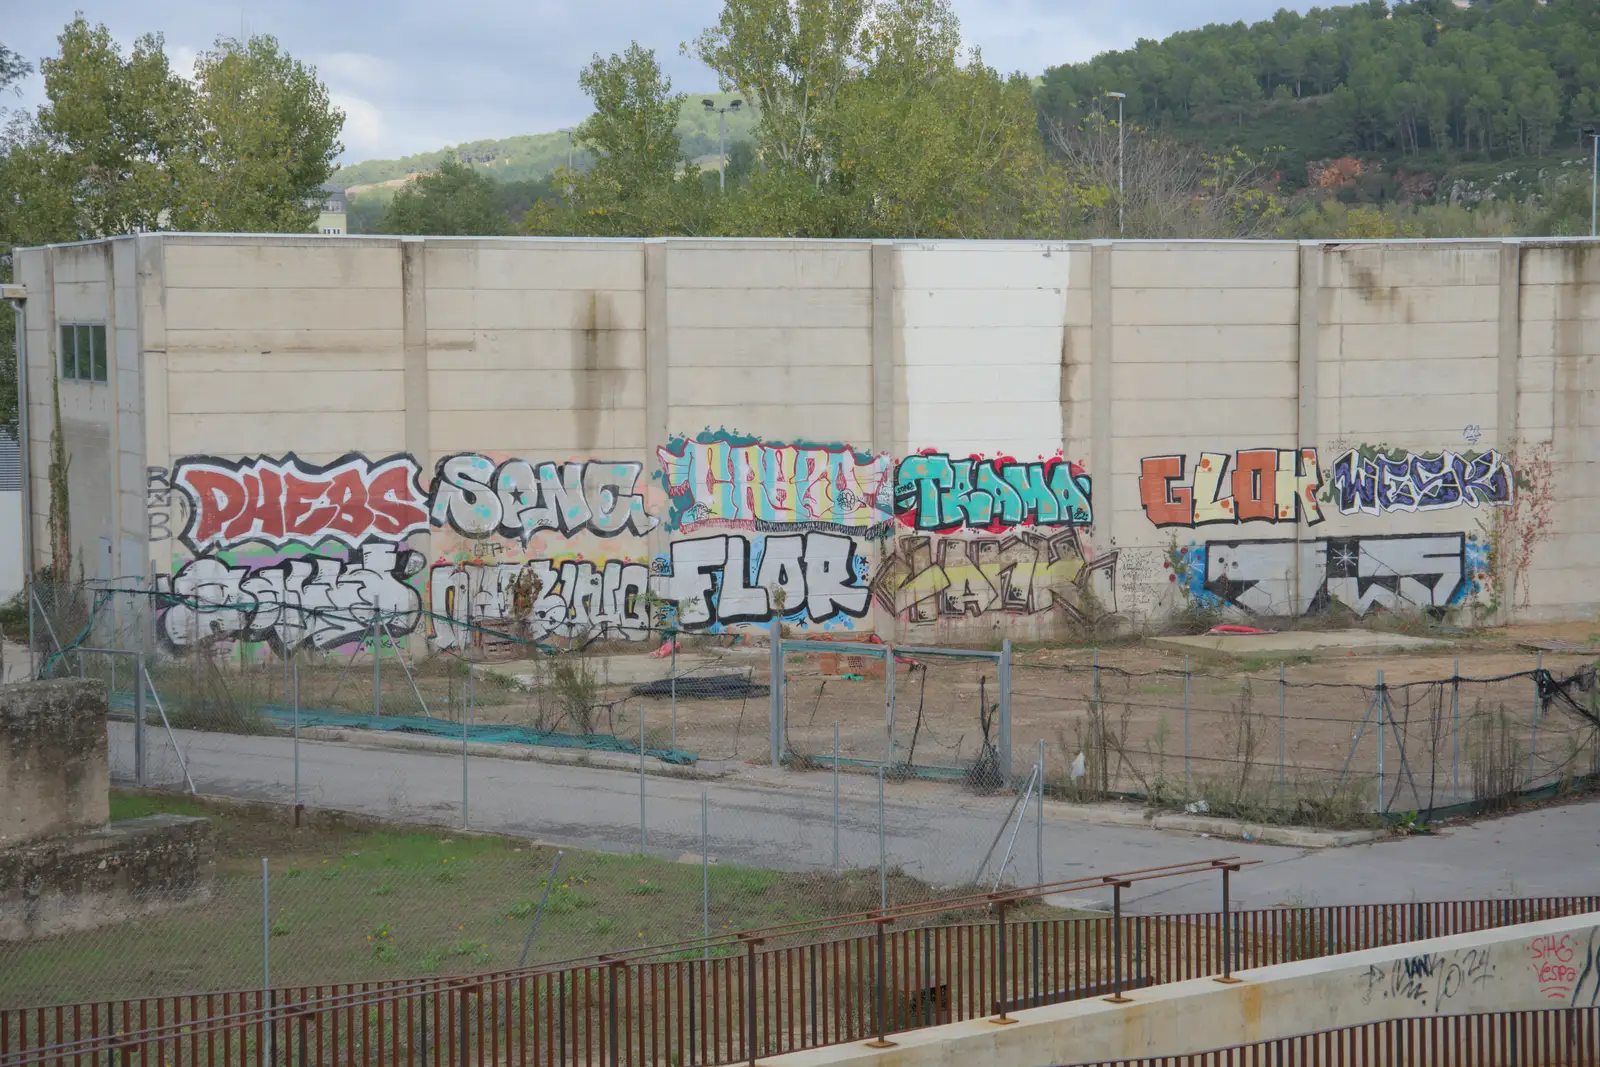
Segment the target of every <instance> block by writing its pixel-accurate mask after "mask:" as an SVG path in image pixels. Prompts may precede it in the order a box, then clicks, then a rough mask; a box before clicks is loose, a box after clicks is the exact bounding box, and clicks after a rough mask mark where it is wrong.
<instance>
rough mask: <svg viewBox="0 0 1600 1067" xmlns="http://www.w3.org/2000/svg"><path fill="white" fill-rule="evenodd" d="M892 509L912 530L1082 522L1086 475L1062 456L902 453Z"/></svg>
mask: <svg viewBox="0 0 1600 1067" xmlns="http://www.w3.org/2000/svg"><path fill="white" fill-rule="evenodd" d="M894 501H895V512H896V514H897V515H899V516H900V518H901V520H902V521H903V522H905V523H906V525H908V526H910V527H912V528H913V529H916V530H936V531H940V532H950V531H954V530H958V529H962V528H970V529H981V530H990V531H993V532H999V531H1000V530H1001V529H1003V528H1006V527H1012V526H1022V525H1030V526H1087V525H1089V523H1090V522H1091V521H1092V514H1091V511H1090V505H1089V476H1088V475H1086V474H1084V473H1082V472H1081V471H1078V470H1076V469H1075V468H1074V467H1073V465H1072V464H1071V463H1069V462H1067V461H1066V460H1063V459H1047V460H1037V461H1034V462H1031V463H1019V462H1017V461H1016V460H1012V459H980V458H978V457H972V458H969V459H951V458H950V457H949V456H948V455H945V454H944V453H942V452H927V453H923V454H921V455H916V456H907V457H906V458H905V459H903V460H901V461H900V467H899V470H898V472H897V474H896V476H895V491H894Z"/></svg>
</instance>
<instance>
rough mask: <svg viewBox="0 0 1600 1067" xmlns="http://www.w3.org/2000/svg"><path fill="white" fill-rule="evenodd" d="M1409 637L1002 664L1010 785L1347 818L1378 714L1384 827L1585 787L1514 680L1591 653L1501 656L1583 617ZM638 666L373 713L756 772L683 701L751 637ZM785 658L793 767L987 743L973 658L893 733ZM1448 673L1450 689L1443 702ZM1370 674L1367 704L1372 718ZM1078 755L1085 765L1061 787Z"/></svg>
mask: <svg viewBox="0 0 1600 1067" xmlns="http://www.w3.org/2000/svg"><path fill="white" fill-rule="evenodd" d="M1419 636H1428V637H1430V638H1433V639H1435V640H1437V641H1438V642H1439V643H1438V645H1437V646H1436V647H1431V648H1429V649H1426V650H1419V651H1408V652H1403V653H1399V652H1383V653H1370V652H1360V653H1355V652H1350V651H1348V650H1338V649H1325V650H1321V651H1318V652H1313V653H1306V654H1300V655H1293V656H1286V657H1283V658H1282V661H1281V668H1282V678H1283V684H1282V686H1281V688H1280V684H1279V669H1280V660H1279V658H1278V657H1275V656H1274V657H1265V656H1247V657H1236V656H1229V655H1223V654H1193V655H1190V656H1188V657H1187V661H1188V674H1187V678H1186V676H1185V660H1186V657H1185V655H1184V653H1182V652H1179V651H1175V650H1172V649H1168V648H1164V647H1160V646H1157V645H1154V644H1151V643H1149V642H1144V641H1137V640H1133V641H1121V642H1117V643H1113V644H1109V645H1107V646H1105V647H1101V648H1098V649H1095V648H1090V647H1049V648H1034V649H1026V650H1018V651H1017V652H1015V654H1014V659H1013V667H1012V692H1011V718H1012V722H1011V738H1010V741H1011V753H1012V768H1013V771H1014V773H1019V774H1026V773H1027V768H1029V767H1031V766H1032V765H1033V763H1034V761H1035V760H1036V759H1038V758H1039V751H1040V744H1041V742H1042V743H1043V746H1044V753H1043V755H1044V761H1045V768H1046V778H1047V781H1048V782H1049V783H1050V785H1051V786H1052V787H1056V788H1059V789H1061V790H1064V791H1066V792H1067V793H1069V794H1071V793H1073V792H1075V791H1077V792H1083V793H1084V795H1089V794H1091V793H1093V792H1095V791H1100V792H1105V791H1110V792H1136V793H1141V794H1146V795H1149V794H1152V793H1154V794H1157V795H1161V796H1164V797H1167V798H1168V799H1173V798H1176V799H1178V800H1186V799H1190V798H1196V797H1199V798H1203V799H1206V800H1207V801H1208V802H1209V803H1211V804H1213V805H1214V806H1215V805H1218V804H1220V805H1221V806H1222V807H1225V808H1226V807H1230V806H1231V807H1235V808H1237V807H1240V806H1242V805H1245V804H1246V802H1250V803H1256V804H1266V805H1268V806H1274V807H1285V806H1289V807H1292V806H1294V805H1295V804H1296V803H1298V802H1299V801H1300V800H1302V799H1305V798H1310V799H1312V800H1314V801H1316V802H1317V803H1330V802H1333V801H1334V800H1335V799H1340V800H1341V802H1343V803H1346V804H1349V805H1353V806H1355V807H1363V806H1366V805H1370V804H1371V803H1373V802H1374V801H1375V800H1376V798H1377V796H1378V790H1377V779H1378V774H1379V760H1380V754H1379V744H1378V740H1377V739H1378V735H1379V730H1378V718H1379V713H1380V711H1381V713H1382V717H1383V719H1384V722H1385V729H1384V731H1383V738H1384V741H1383V746H1382V769H1383V792H1384V795H1385V796H1386V798H1387V799H1386V800H1385V804H1384V806H1385V808H1386V809H1388V810H1397V811H1407V810H1413V809H1416V810H1421V809H1425V808H1432V807H1434V806H1435V805H1440V806H1442V805H1444V804H1448V803H1451V802H1454V801H1458V800H1466V799H1472V798H1473V797H1475V796H1477V797H1482V796H1489V795H1494V794H1497V793H1501V792H1505V791H1507V790H1508V789H1513V788H1527V787H1528V786H1530V785H1541V784H1546V783H1549V782H1555V781H1560V780H1562V779H1563V778H1565V777H1568V776H1571V775H1573V774H1579V773H1588V772H1591V771H1594V770H1600V738H1597V737H1596V731H1595V729H1594V727H1593V726H1592V725H1591V724H1590V723H1589V722H1587V721H1585V720H1584V719H1582V718H1581V717H1579V716H1578V715H1577V714H1575V713H1573V712H1572V711H1570V710H1568V709H1564V708H1563V707H1562V706H1561V705H1560V704H1559V702H1557V703H1553V704H1551V705H1550V707H1549V708H1548V709H1546V708H1542V707H1541V704H1540V701H1539V699H1538V693H1537V688H1536V685H1535V683H1534V681H1533V679H1532V677H1531V676H1529V675H1528V674H1527V672H1531V671H1532V670H1533V669H1534V668H1535V667H1537V666H1539V665H1541V664H1542V665H1543V667H1544V668H1545V669H1546V670H1548V671H1549V672H1550V673H1551V675H1552V676H1554V677H1555V678H1556V679H1557V680H1563V679H1566V678H1569V677H1571V676H1573V675H1574V674H1576V673H1577V672H1578V671H1580V670H1581V669H1582V668H1585V667H1588V666H1592V665H1593V663H1594V662H1595V659H1596V657H1595V656H1592V655H1580V654H1571V653H1553V652H1552V653H1544V654H1543V655H1542V657H1541V655H1540V654H1538V653H1536V652H1534V651H1530V650H1529V649H1527V648H1524V647H1522V646H1523V645H1524V644H1526V643H1531V642H1538V641H1568V642H1574V643H1580V644H1600V622H1596V623H1566V624H1546V625H1523V626H1514V627H1506V628H1501V629H1495V630H1486V631H1478V632H1466V631H1433V632H1426V633H1424V634H1419ZM841 644H842V643H841ZM653 651H655V649H654V648H653V647H652V646H649V645H644V644H635V645H620V646H611V647H609V648H605V649H598V648H596V649H591V650H590V651H589V652H588V653H584V654H562V655H559V656H557V657H555V658H554V659H550V658H542V659H541V658H534V659H524V660H505V661H501V660H498V659H496V660H495V661H493V662H491V663H489V664H486V665H483V666H482V667H480V669H477V670H475V671H474V681H473V684H472V688H471V693H470V700H469V692H468V686H467V682H466V669H465V665H464V664H463V663H462V662H460V661H459V660H455V659H452V658H450V657H444V656H439V657H435V658H434V659H433V660H431V661H429V662H427V663H424V664H421V665H415V666H412V667H411V668H410V671H409V672H407V671H406V670H405V669H404V668H403V667H402V666H401V664H400V663H399V661H398V660H394V659H386V660H385V661H384V663H383V664H382V665H381V667H380V671H379V686H380V692H381V696H382V701H381V707H382V711H383V714H386V715H409V716H421V715H423V714H424V709H426V714H427V715H429V716H431V717H433V718H435V719H440V720H444V721H448V722H458V721H460V719H461V718H462V716H463V715H465V714H467V712H468V707H469V704H470V711H471V715H472V717H473V720H474V721H475V722H478V723H493V722H503V723H514V724H518V725H523V726H529V727H533V728H537V729H543V730H554V731H558V732H562V733H598V734H613V735H616V736H618V737H620V738H623V739H625V740H626V741H627V742H628V743H630V744H631V743H635V739H636V738H637V737H638V736H639V733H640V717H641V716H643V719H644V731H643V732H644V737H645V743H646V745H647V746H648V747H650V748H653V749H654V748H674V749H678V750H681V751H686V752H690V753H693V754H694V755H695V756H697V757H698V758H699V759H700V760H702V761H713V762H716V761H720V762H723V763H734V764H737V763H740V762H748V763H765V762H766V761H767V759H768V751H769V744H770V741H769V736H768V724H769V698H768V697H767V696H765V695H763V694H762V693H761V692H760V691H759V690H756V691H754V692H752V693H750V694H749V695H740V696H732V697H728V698H717V699H708V698H707V697H706V695H704V694H703V693H697V692H696V686H697V685H700V684H702V683H703V682H704V681H705V679H707V678H710V677H725V676H730V675H731V676H737V677H739V678H741V679H748V680H749V681H750V682H753V683H755V684H756V685H758V686H765V685H767V683H768V681H769V668H770V653H769V650H768V648H767V647H766V644H765V640H764V639H762V638H755V639H732V638H727V637H722V638H698V639H687V638H686V639H684V640H683V642H682V644H681V646H680V651H681V662H682V664H683V665H684V669H682V670H680V671H679V675H678V677H679V693H678V696H677V699H676V701H674V700H673V699H672V698H671V697H670V696H669V695H667V694H665V693H661V694H658V695H645V696H641V695H636V694H635V693H634V691H633V690H634V687H635V685H636V684H637V683H638V682H639V681H640V680H641V679H642V680H647V681H648V680H656V681H665V680H667V679H668V678H669V675H670V673H671V666H670V661H669V660H668V659H666V658H655V657H652V656H651V655H650V653H651V652H653ZM785 660H786V662H785V673H786V676H787V680H788V685H787V689H786V703H785V708H786V712H785V719H786V726H787V729H786V737H785V747H786V750H787V751H788V752H789V753H790V754H791V756H792V757H793V758H796V759H799V760H801V761H805V760H807V759H817V760H818V761H820V762H824V763H827V762H831V753H832V750H833V743H834V742H833V731H834V724H835V723H837V725H838V733H839V755H840V758H841V762H842V765H843V766H844V768H845V769H846V770H868V771H875V769H876V767H877V765H878V764H879V763H881V762H884V761H887V763H888V765H889V766H890V767H891V768H894V767H897V766H914V767H916V768H917V769H918V773H922V774H928V775H933V776H938V775H940V774H941V772H942V771H947V772H948V773H950V774H958V773H961V772H963V771H964V770H965V769H967V768H970V767H971V766H972V765H973V764H974V762H975V761H976V760H977V759H978V757H979V755H980V752H982V750H983V746H984V742H985V737H986V729H987V738H988V742H989V743H990V744H992V745H996V746H999V745H1000V743H1001V737H1000V722H999V716H998V714H997V713H996V712H995V710H994V709H995V707H996V706H997V704H998V702H999V699H1000V698H999V683H998V673H999V664H998V661H997V657H996V656H995V655H994V654H993V653H983V652H979V653H977V654H975V655H974V656H971V657H967V658H960V657H949V656H925V655H910V656H908V655H897V657H896V661H897V662H896V670H895V675H894V701H893V719H892V725H891V724H890V723H889V722H888V716H886V708H887V707H888V703H889V701H888V694H887V686H886V684H885V679H884V676H883V660H882V658H881V657H878V658H874V657H871V656H852V655H845V656H843V657H831V656H830V657H824V656H822V655H819V654H816V653H790V654H788V655H787V656H786V657H785ZM825 660H826V661H828V662H825ZM1457 663H1459V665H1460V666H1459V673H1460V678H1461V680H1460V682H1459V683H1458V684H1454V685H1453V684H1452V683H1451V678H1452V676H1453V674H1454V673H1455V671H1456V664H1457ZM1097 665H1098V667H1097ZM167 670H168V672H169V676H168V677H164V678H162V679H160V680H158V684H159V685H161V686H162V688H163V692H164V693H165V694H167V695H168V697H169V700H170V701H171V702H172V703H173V704H175V705H177V706H178V708H179V709H180V713H181V709H182V708H184V707H187V706H190V705H194V706H200V705H204V706H208V707H212V708H215V707H217V706H218V705H219V704H228V703H229V702H230V701H231V706H232V708H234V709H236V711H235V712H233V713H236V714H243V713H247V712H248V709H249V708H251V707H258V706H262V705H263V704H273V703H276V704H280V705H281V704H283V703H285V702H286V699H287V697H288V695H289V689H290V687H291V685H292V671H291V672H287V673H286V671H285V669H284V668H283V666H282V665H281V664H266V665H263V666H261V667H252V668H249V669H247V670H238V669H227V668H225V669H223V670H221V671H219V672H217V673H216V676H215V677H212V676H211V675H208V674H207V673H206V672H204V671H201V670H199V669H198V668H196V667H195V666H194V665H192V664H190V665H187V666H184V665H174V666H173V667H171V668H168V669H167ZM825 670H826V671H827V672H828V673H824V671H825ZM1380 671H1381V672H1382V677H1383V681H1384V684H1385V686H1386V691H1385V692H1386V697H1387V699H1386V700H1385V701H1383V702H1381V704H1382V706H1381V708H1380V706H1379V705H1380V701H1378V700H1377V688H1376V686H1377V681H1378V676H1379V672H1380ZM513 675H521V676H522V677H523V678H524V681H515V680H513V677H512V676H513ZM1516 675H1521V676H1520V677H1507V676H1516ZM298 676H299V686H300V705H301V707H303V708H331V709H335V710H342V711H347V712H351V713H356V714H370V713H371V712H372V710H373V700H372V692H373V674H372V669H371V666H370V664H366V663H362V664H355V665H348V664H344V663H342V662H340V661H339V660H335V659H321V660H311V659H307V660H305V661H303V662H301V663H300V665H299V671H298ZM223 693H225V694H226V699H223V698H222V697H221V696H219V694H223ZM1097 695H1098V698H1099V699H1098V702H1097V701H1096V699H1095V698H1096V696H1097ZM1578 699H1579V700H1580V701H1584V702H1592V701H1593V699H1594V697H1593V694H1578ZM985 706H987V707H988V708H989V709H990V714H989V715H988V716H987V718H988V722H987V726H986V724H985V721H984V720H985V716H984V715H983V713H982V712H981V710H980V709H982V708H983V707H985ZM196 725H203V724H196ZM1079 753H1082V754H1083V756H1084V760H1083V763H1082V765H1081V767H1079V768H1077V769H1076V770H1077V772H1078V773H1077V774H1076V775H1075V774H1074V770H1075V768H1074V766H1073V764H1074V760H1075V759H1076V757H1077V756H1078V754H1079ZM1186 753H1187V758H1186ZM1280 753H1281V760H1280Z"/></svg>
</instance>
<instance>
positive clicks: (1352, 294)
mask: <svg viewBox="0 0 1600 1067" xmlns="http://www.w3.org/2000/svg"><path fill="white" fill-rule="evenodd" d="M1499 317H1500V287H1499V286H1498V285H1433V286H1428V285H1417V286H1406V287H1403V288H1401V287H1389V288H1378V289H1350V290H1346V291H1344V292H1342V293H1341V294H1340V298H1339V309H1338V319H1337V320H1336V321H1338V322H1339V323H1341V324H1346V325H1348V324H1350V323H1415V322H1450V323H1458V324H1459V323H1467V322H1488V323H1493V322H1497V321H1498V320H1499Z"/></svg>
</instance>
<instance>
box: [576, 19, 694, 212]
mask: <svg viewBox="0 0 1600 1067" xmlns="http://www.w3.org/2000/svg"><path fill="white" fill-rule="evenodd" d="M578 85H579V87H580V88H582V89H583V91H584V93H586V94H587V95H588V96H589V98H590V99H592V100H593V101H594V114H592V115H590V116H589V117H588V118H587V119H585V120H584V121H583V122H582V123H580V124H579V126H578V128H577V131H576V132H575V133H574V135H573V141H574V143H575V144H577V145H578V146H579V147H581V148H586V149H589V150H590V151H592V152H593V153H595V161H594V168H593V170H591V171H590V172H589V175H588V177H589V178H590V179H592V181H593V182H598V183H601V184H604V185H606V186H609V187H610V188H611V189H612V190H613V192H614V193H615V195H616V196H617V197H618V198H619V199H622V200H630V199H634V198H636V197H638V196H640V195H642V194H644V193H646V192H647V191H649V190H652V189H658V188H660V187H662V186H664V185H666V184H668V183H670V182H671V181H672V180H673V179H674V178H676V177H677V176H678V174H679V172H680V171H681V170H682V169H683V148H682V146H681V145H680V144H679V142H678V133H677V125H678V112H679V109H680V108H681V107H682V105H683V101H684V95H683V94H682V93H676V94H675V93H673V91H672V79H670V78H668V77H667V76H666V75H665V74H663V73H662V72H661V65H660V64H659V63H657V62H656V54H655V50H654V49H649V48H641V47H640V46H639V43H638V42H637V41H635V42H633V43H632V44H630V45H628V49H627V51H625V52H623V53H622V54H621V55H620V56H619V55H613V56H611V57H610V58H609V59H601V58H600V56H599V55H596V56H595V57H594V58H593V59H592V60H591V61H590V63H589V65H588V66H587V67H585V68H584V69H583V71H582V72H581V73H580V74H579V75H578Z"/></svg>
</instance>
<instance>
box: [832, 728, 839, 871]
mask: <svg viewBox="0 0 1600 1067" xmlns="http://www.w3.org/2000/svg"><path fill="white" fill-rule="evenodd" d="M833 873H834V874H838V873H839V723H838V720H835V721H834V724H833Z"/></svg>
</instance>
